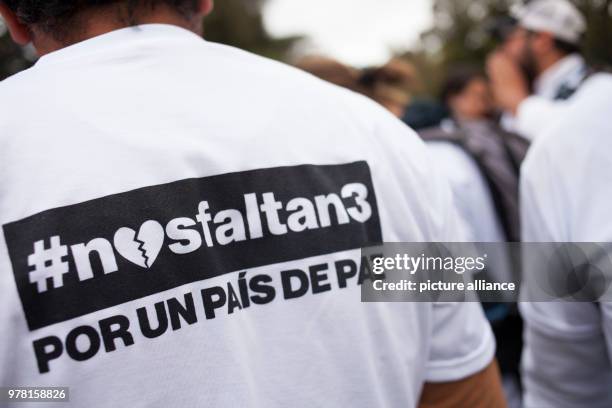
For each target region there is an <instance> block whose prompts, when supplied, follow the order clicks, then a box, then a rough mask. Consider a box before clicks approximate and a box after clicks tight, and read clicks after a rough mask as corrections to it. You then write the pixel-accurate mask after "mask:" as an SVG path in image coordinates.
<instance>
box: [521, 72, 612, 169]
mask: <svg viewBox="0 0 612 408" xmlns="http://www.w3.org/2000/svg"><path fill="white" fill-rule="evenodd" d="M610 95H612V75H610V74H596V75H594V76H592V77H591V78H589V79H588V80H587V81H586V82H585V83H584V84H583V86H582V87H581V88H580V90H579V91H578V92H577V93H576V94H575V95H574V97H573V98H572V99H571V100H570V101H568V103H567V105H566V106H565V107H564V109H563V115H560V116H559V117H558V120H557V121H556V122H555V123H554V124H552V125H550V126H549V127H548V128H547V129H546V131H544V132H543V133H542V135H541V137H539V138H538V139H537V140H536V141H535V142H534V143H533V145H532V146H531V148H530V150H529V153H528V154H527V157H526V159H525V162H524V163H523V172H524V173H525V174H526V175H528V176H529V175H532V174H536V173H538V172H540V171H542V170H543V169H544V167H549V170H551V169H550V168H554V169H552V170H551V171H559V172H562V171H564V170H565V169H567V170H571V169H576V168H577V166H580V165H581V164H582V165H588V164H589V162H592V161H593V160H594V159H595V156H598V155H599V153H600V152H601V151H602V150H607V148H606V147H605V146H611V145H612V141H611V140H610V138H609V134H610V133H612V121H610V120H609V118H611V117H612V105H611V104H610V103H609V98H610Z"/></svg>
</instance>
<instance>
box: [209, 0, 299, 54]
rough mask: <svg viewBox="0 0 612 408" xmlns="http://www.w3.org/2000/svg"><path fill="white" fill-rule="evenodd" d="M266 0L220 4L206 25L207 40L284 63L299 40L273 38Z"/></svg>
mask: <svg viewBox="0 0 612 408" xmlns="http://www.w3.org/2000/svg"><path fill="white" fill-rule="evenodd" d="M264 2H265V0H220V1H217V2H216V4H215V11H214V12H213V14H212V15H211V16H210V17H208V19H206V21H205V23H204V31H205V35H204V36H205V37H206V39H207V40H209V41H215V42H221V43H224V44H229V45H233V46H236V47H238V48H242V49H244V50H248V51H251V52H254V53H256V54H260V55H264V56H266V57H270V58H275V59H279V60H282V59H284V58H285V57H286V55H287V53H288V51H289V50H290V49H291V47H292V45H293V43H294V42H295V41H296V40H298V39H299V38H296V37H291V38H281V39H273V38H271V37H270V36H269V35H268V33H267V32H266V29H265V27H264V23H263V17H262V14H261V9H262V7H263V3H264Z"/></svg>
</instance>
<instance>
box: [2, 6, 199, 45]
mask: <svg viewBox="0 0 612 408" xmlns="http://www.w3.org/2000/svg"><path fill="white" fill-rule="evenodd" d="M0 2H2V3H4V4H5V5H6V6H8V7H9V8H10V9H11V10H12V11H13V12H14V13H15V14H16V15H17V17H18V18H19V20H20V21H21V22H22V23H24V24H26V25H29V26H36V27H37V28H39V29H40V30H42V31H44V32H45V33H48V34H51V35H53V36H54V37H55V38H57V39H59V40H62V39H65V38H66V37H67V36H68V35H69V34H70V33H71V32H72V31H73V30H74V29H75V28H77V27H75V26H78V24H76V23H77V22H76V21H75V19H76V17H77V16H78V14H79V13H81V12H83V11H85V10H88V9H91V8H96V7H104V6H109V5H113V4H114V5H117V6H121V7H123V10H125V16H122V17H121V18H124V19H127V22H128V23H129V25H135V24H137V21H136V14H137V12H138V11H139V10H140V9H141V8H143V7H147V8H148V9H149V10H153V9H155V7H157V6H160V5H166V6H170V7H172V8H173V9H175V10H176V11H177V12H178V13H180V14H181V15H182V16H184V17H186V18H188V17H189V16H191V15H192V14H193V13H195V12H196V11H197V7H198V1H197V0H47V1H40V0H0ZM77 29H78V28H77Z"/></svg>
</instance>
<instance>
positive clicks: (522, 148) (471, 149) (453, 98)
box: [295, 0, 612, 407]
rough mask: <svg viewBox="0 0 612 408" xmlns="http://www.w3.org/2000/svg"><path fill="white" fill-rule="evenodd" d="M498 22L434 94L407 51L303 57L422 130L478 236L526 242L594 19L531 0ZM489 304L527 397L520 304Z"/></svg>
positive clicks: (512, 384)
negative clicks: (524, 185) (480, 50)
mask: <svg viewBox="0 0 612 408" xmlns="http://www.w3.org/2000/svg"><path fill="white" fill-rule="evenodd" d="M488 30H489V34H490V35H491V36H492V37H493V38H495V39H496V40H497V42H498V44H497V47H496V49H495V50H494V51H493V52H492V53H491V54H490V55H489V57H488V59H487V63H486V66H481V67H479V66H471V65H455V66H451V67H449V69H448V70H447V73H446V78H445V80H444V83H443V85H442V87H441V91H440V93H439V95H438V96H437V98H436V99H434V100H430V99H421V98H418V97H415V94H419V93H420V90H421V89H422V88H423V84H422V83H421V79H420V78H419V72H418V69H417V68H416V67H415V66H414V65H413V64H412V63H411V62H410V61H408V60H406V59H401V58H394V59H392V60H390V61H389V62H388V63H386V64H385V65H383V66H380V67H371V68H366V69H357V68H354V67H351V66H347V65H344V64H342V63H340V62H339V61H336V60H334V59H331V58H327V57H323V56H307V57H304V58H302V59H301V60H299V61H297V62H296V64H295V65H296V66H297V67H298V68H300V69H303V70H305V71H308V72H310V73H311V74H313V75H315V76H317V77H319V78H321V79H324V80H326V81H328V82H331V83H334V84H336V85H339V86H341V87H344V88H348V89H350V90H352V91H355V92H358V93H360V94H363V95H365V96H366V97H369V98H371V99H373V100H374V101H376V102H378V103H379V104H380V105H382V106H383V107H385V108H386V109H388V110H389V112H391V113H392V114H393V115H395V116H396V117H397V118H399V119H400V120H402V121H403V122H404V123H405V124H407V125H408V126H410V127H411V128H412V129H414V130H415V131H417V132H418V134H419V136H420V137H421V138H422V139H423V140H424V141H425V142H426V143H427V145H428V147H429V150H430V154H431V155H432V159H433V160H434V161H435V163H436V165H437V166H440V167H442V168H443V170H444V172H445V173H446V176H447V177H448V179H449V180H450V182H451V187H452V189H453V193H454V199H455V203H456V205H457V207H458V209H459V212H460V215H461V216H462V219H463V222H464V223H465V227H466V229H467V230H468V231H469V239H470V240H471V241H473V242H519V241H521V231H520V227H521V217H520V214H519V213H520V211H519V184H520V173H521V172H520V170H521V165H522V163H523V161H524V159H525V157H526V155H527V153H528V150H529V148H530V147H531V144H532V143H535V142H536V139H537V138H538V137H539V136H541V135H544V134H546V129H547V127H550V125H551V124H554V123H555V122H556V121H558V120H559V117H560V116H559V115H560V113H561V112H563V110H564V109H565V108H566V107H567V106H568V101H570V100H571V99H572V97H573V96H574V94H575V93H577V92H578V90H579V89H580V88H581V87H582V85H583V84H584V83H586V82H587V81H588V80H589V79H590V78H591V77H592V76H594V75H596V74H597V73H598V71H596V70H595V69H594V68H591V67H589V66H588V65H587V63H586V62H585V59H584V57H583V55H582V52H581V46H580V44H581V40H582V38H583V35H584V34H585V32H586V30H587V26H586V19H585V18H584V16H583V15H582V14H581V12H580V11H579V10H578V9H577V8H576V7H575V6H574V5H573V4H572V3H570V2H569V1H566V0H536V1H532V2H529V3H528V4H527V5H526V6H524V7H520V8H515V9H514V10H513V12H512V13H511V14H510V15H507V16H503V17H501V18H498V19H497V20H496V21H495V22H493V24H490V27H488ZM609 96H610V98H611V99H610V100H611V101H612V95H609ZM523 237H524V235H523ZM491 272H492V273H493V274H494V275H495V274H496V273H497V275H496V276H494V278H496V279H499V280H503V279H504V278H508V276H507V275H506V276H504V273H505V272H504V271H491ZM510 278H515V279H516V278H517V277H510ZM483 306H484V308H485V312H486V314H487V317H488V318H489V320H490V322H491V324H492V326H493V329H494V332H495V334H496V339H497V342H498V350H497V358H498V361H499V362H500V366H501V370H502V373H503V377H504V378H503V380H504V387H505V391H506V394H507V397H508V399H509V405H510V406H511V407H520V406H521V405H522V401H521V400H522V396H521V394H522V391H521V389H522V381H521V375H520V367H519V365H520V364H519V363H520V359H521V354H522V348H523V341H522V337H523V322H522V319H521V317H520V316H519V313H518V310H517V307H516V306H512V305H510V306H509V305H506V304H503V305H502V304H489V303H487V304H483Z"/></svg>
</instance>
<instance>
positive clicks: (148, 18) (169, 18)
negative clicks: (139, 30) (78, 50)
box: [0, 0, 213, 54]
mask: <svg viewBox="0 0 612 408" xmlns="http://www.w3.org/2000/svg"><path fill="white" fill-rule="evenodd" d="M212 2H213V0H49V1H37V0H0V14H2V17H3V18H4V20H5V23H6V26H7V27H8V29H9V31H10V34H11V36H12V38H13V39H14V40H15V42H17V43H18V44H22V45H25V44H28V43H30V42H32V43H33V44H34V46H35V47H36V49H37V51H38V52H39V54H45V53H48V52H50V51H54V50H55V49H59V48H62V47H65V46H67V45H70V44H73V43H75V42H79V41H82V40H85V39H88V38H91V37H94V36H96V35H100V34H104V33H106V32H109V31H113V30H116V29H118V28H124V27H129V26H133V25H138V24H147V23H167V24H175V25H179V26H182V27H185V28H188V29H190V30H192V31H195V32H200V31H201V29H202V19H203V18H204V16H206V15H207V14H208V13H210V11H211V10H212V6H213V5H212Z"/></svg>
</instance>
